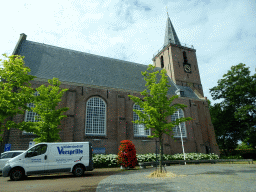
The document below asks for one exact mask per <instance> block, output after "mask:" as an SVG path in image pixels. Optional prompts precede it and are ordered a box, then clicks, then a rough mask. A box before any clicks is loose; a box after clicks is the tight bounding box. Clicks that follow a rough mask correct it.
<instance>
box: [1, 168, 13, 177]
mask: <svg viewBox="0 0 256 192" xmlns="http://www.w3.org/2000/svg"><path fill="white" fill-rule="evenodd" d="M10 170H11V166H10V165H7V166H4V168H3V171H2V173H3V177H8V176H9V173H10Z"/></svg>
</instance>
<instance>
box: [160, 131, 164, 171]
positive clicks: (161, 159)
mask: <svg viewBox="0 0 256 192" xmlns="http://www.w3.org/2000/svg"><path fill="white" fill-rule="evenodd" d="M159 144H160V164H159V165H160V173H162V162H163V145H162V135H160V136H159Z"/></svg>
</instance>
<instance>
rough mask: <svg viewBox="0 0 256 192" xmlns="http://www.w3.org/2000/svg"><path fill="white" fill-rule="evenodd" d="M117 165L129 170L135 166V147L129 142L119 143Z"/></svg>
mask: <svg viewBox="0 0 256 192" xmlns="http://www.w3.org/2000/svg"><path fill="white" fill-rule="evenodd" d="M117 163H118V165H121V166H124V167H129V168H134V167H135V166H136V165H137V157H136V149H135V145H134V144H133V143H132V142H131V141H130V140H123V141H121V145H120V147H119V152H118V157H117Z"/></svg>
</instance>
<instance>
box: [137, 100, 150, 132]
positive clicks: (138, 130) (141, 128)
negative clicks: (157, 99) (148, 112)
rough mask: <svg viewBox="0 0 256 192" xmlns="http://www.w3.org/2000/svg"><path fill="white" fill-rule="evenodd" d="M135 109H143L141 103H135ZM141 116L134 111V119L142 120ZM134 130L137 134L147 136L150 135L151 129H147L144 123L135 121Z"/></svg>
mask: <svg viewBox="0 0 256 192" xmlns="http://www.w3.org/2000/svg"><path fill="white" fill-rule="evenodd" d="M133 109H137V110H140V111H143V109H142V108H140V106H139V105H135V104H134V105H133ZM140 119H141V118H140V117H139V116H138V115H137V113H135V112H134V111H133V121H136V120H140ZM133 131H134V135H135V136H147V135H150V129H147V130H145V125H144V124H136V123H133Z"/></svg>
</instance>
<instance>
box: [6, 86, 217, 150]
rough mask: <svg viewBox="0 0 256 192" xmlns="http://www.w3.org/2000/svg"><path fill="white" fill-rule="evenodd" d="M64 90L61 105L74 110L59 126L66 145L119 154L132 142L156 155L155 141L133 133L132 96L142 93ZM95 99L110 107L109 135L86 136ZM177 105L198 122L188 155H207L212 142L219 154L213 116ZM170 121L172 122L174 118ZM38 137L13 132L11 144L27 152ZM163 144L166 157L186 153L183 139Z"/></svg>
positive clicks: (187, 142) (198, 105) (191, 128)
mask: <svg viewBox="0 0 256 192" xmlns="http://www.w3.org/2000/svg"><path fill="white" fill-rule="evenodd" d="M41 84H48V83H46V82H36V81H32V87H33V88H36V87H39V86H40V85H41ZM60 87H61V88H67V89H69V90H68V91H67V92H66V93H65V94H64V95H63V97H62V101H61V102H60V103H59V106H58V107H65V106H67V107H69V108H70V109H69V110H68V111H67V112H66V113H64V114H65V115H67V116H68V117H67V118H64V119H63V120H62V121H61V125H60V126H59V127H60V128H61V131H60V137H61V140H62V141H63V142H79V141H90V142H91V143H92V145H93V147H94V148H101V147H103V148H106V154H117V152H118V147H119V145H120V141H121V140H125V139H128V140H131V141H132V142H133V143H134V144H135V147H136V150H137V153H138V154H145V153H155V150H156V148H155V140H154V139H149V138H147V137H136V136H134V134H133V123H132V122H131V121H132V120H133V110H132V109H133V101H132V100H130V98H129V97H128V95H129V94H131V95H134V96H137V97H141V96H140V94H139V93H135V92H134V93H132V92H125V91H118V90H113V89H107V88H95V87H86V86H78V85H67V84H64V83H63V84H62V85H61V86H60ZM93 96H98V97H100V98H102V99H103V100H104V101H105V103H106V106H107V112H106V136H90V135H85V117H86V102H87V101H88V100H89V99H90V98H91V97H93ZM141 98H142V97H141ZM174 103H181V104H185V105H187V106H188V107H187V108H185V110H184V115H185V117H192V118H193V119H194V120H193V121H189V122H186V130H187V138H184V146H185V152H186V153H189V152H205V143H206V142H207V141H209V146H210V147H211V148H212V150H213V152H214V153H217V154H218V150H217V148H216V147H215V148H214V146H213V142H214V140H215V137H214V136H212V135H211V134H212V133H214V130H213V126H207V122H208V123H209V122H210V119H209V118H210V117H205V114H206V115H207V116H209V113H205V111H204V105H203V104H202V102H201V101H191V100H189V99H187V98H179V99H177V100H174V102H173V104H174ZM191 103H192V104H191ZM193 103H194V104H193ZM190 105H191V106H190ZM24 118H25V113H24V114H23V115H17V116H16V117H15V121H17V122H20V121H24ZM168 121H170V117H169V118H168ZM152 131H153V130H151V132H152ZM35 137H36V136H35V135H24V134H22V131H20V130H16V129H11V130H10V137H9V143H11V144H12V150H17V149H19V150H21V149H23V150H25V149H27V148H28V146H29V141H31V140H32V139H34V138H35ZM208 137H209V138H210V139H209V138H208ZM163 145H164V153H166V154H175V153H182V147H181V141H180V139H177V141H176V142H174V140H173V139H172V138H171V137H170V136H166V135H165V136H164V137H163ZM158 146H159V144H158Z"/></svg>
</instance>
